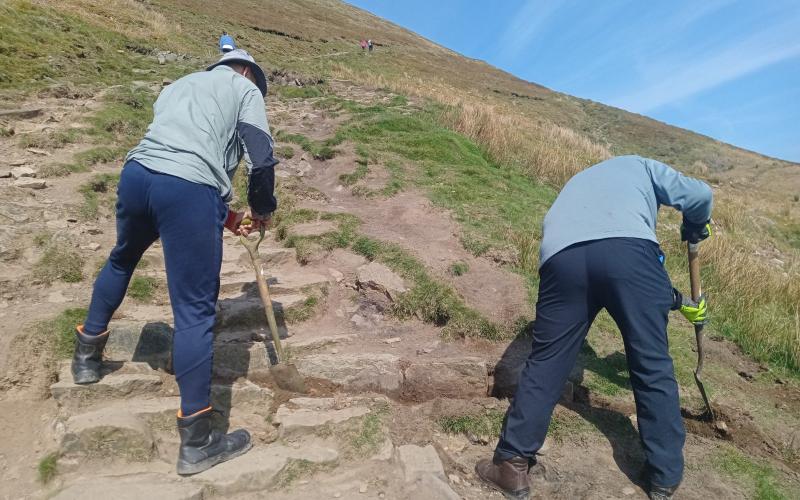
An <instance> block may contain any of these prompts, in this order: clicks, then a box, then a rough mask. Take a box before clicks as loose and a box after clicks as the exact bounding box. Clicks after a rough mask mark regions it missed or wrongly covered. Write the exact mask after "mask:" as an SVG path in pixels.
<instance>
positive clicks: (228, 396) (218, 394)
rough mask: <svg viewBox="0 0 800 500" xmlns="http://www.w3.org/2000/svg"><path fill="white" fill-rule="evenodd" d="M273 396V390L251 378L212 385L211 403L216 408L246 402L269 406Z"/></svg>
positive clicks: (224, 407)
mask: <svg viewBox="0 0 800 500" xmlns="http://www.w3.org/2000/svg"><path fill="white" fill-rule="evenodd" d="M272 396H273V394H272V391H271V390H269V389H268V388H266V387H261V386H258V385H256V384H254V383H253V382H251V381H249V380H236V381H235V382H233V383H230V384H222V383H216V384H213V385H212V386H211V404H212V405H213V406H214V407H215V408H223V409H227V408H230V407H231V406H239V405H245V404H256V405H259V406H263V407H269V405H270V403H271V402H272Z"/></svg>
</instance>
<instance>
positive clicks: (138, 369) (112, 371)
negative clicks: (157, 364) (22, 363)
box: [50, 361, 162, 407]
mask: <svg viewBox="0 0 800 500" xmlns="http://www.w3.org/2000/svg"><path fill="white" fill-rule="evenodd" d="M101 373H102V378H101V379H100V381H99V382H97V383H95V384H88V385H78V384H75V383H74V382H73V381H72V372H71V371H70V361H64V362H62V364H61V367H60V370H59V375H58V382H56V383H54V384H52V385H51V386H50V394H52V396H53V399H55V400H56V401H57V402H58V404H60V405H63V406H71V407H79V406H88V405H91V404H94V403H96V402H98V401H107V400H109V399H122V398H130V397H134V396H151V397H152V396H156V395H158V394H159V391H160V389H161V386H162V375H161V374H160V373H159V372H157V371H155V370H153V369H152V368H150V366H149V365H148V364H147V363H141V362H104V363H103V368H102V372H101Z"/></svg>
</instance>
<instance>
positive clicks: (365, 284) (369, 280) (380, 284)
mask: <svg viewBox="0 0 800 500" xmlns="http://www.w3.org/2000/svg"><path fill="white" fill-rule="evenodd" d="M356 284H357V285H358V287H359V288H360V289H362V290H375V291H378V292H380V293H383V294H385V295H386V296H387V297H388V298H389V299H390V300H394V299H395V298H396V297H397V296H398V295H399V294H401V293H405V292H406V291H408V289H407V288H406V285H405V282H404V281H403V278H401V277H400V276H398V275H397V274H395V273H394V271H392V270H391V269H389V268H388V267H386V266H385V265H383V264H380V263H378V262H370V263H369V264H365V265H363V266H361V267H359V268H358V271H357V278H356Z"/></svg>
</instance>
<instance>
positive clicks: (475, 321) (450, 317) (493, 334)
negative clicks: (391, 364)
mask: <svg viewBox="0 0 800 500" xmlns="http://www.w3.org/2000/svg"><path fill="white" fill-rule="evenodd" d="M352 249H353V250H354V251H355V252H356V253H358V254H360V255H363V256H364V257H366V258H367V259H369V260H376V261H379V262H382V263H383V264H386V265H387V266H389V267H390V268H391V269H392V270H394V271H395V272H397V273H399V274H400V275H401V276H402V277H403V278H405V279H407V280H409V281H410V282H412V283H414V286H413V287H412V288H411V290H409V291H408V292H406V293H404V294H402V295H401V296H399V297H398V298H397V300H396V302H394V304H393V305H392V311H393V313H394V314H395V315H396V316H397V317H399V318H401V319H403V318H409V317H411V316H416V317H418V318H419V319H421V320H422V321H425V322H428V323H433V324H435V325H438V326H443V327H444V329H443V331H442V334H443V335H445V336H448V337H456V338H458V337H483V338H487V339H492V340H499V339H502V338H509V337H510V336H513V333H512V332H510V331H504V329H502V328H501V327H500V326H498V325H496V324H494V323H492V322H491V321H489V320H487V319H486V318H484V317H483V316H481V315H480V314H479V313H478V312H477V311H475V310H474V309H471V308H469V307H467V305H466V304H464V302H463V301H462V300H461V298H460V297H459V296H458V294H457V293H456V291H455V290H454V289H453V288H452V287H450V286H449V285H446V284H444V283H441V282H439V281H436V280H434V279H433V278H432V277H431V276H430V275H429V274H428V272H427V271H426V270H425V266H423V265H422V263H421V262H419V261H418V260H417V259H416V258H415V257H413V256H412V255H411V254H409V253H408V252H406V251H405V250H404V249H403V248H401V247H400V246H398V245H394V244H392V243H385V242H381V241H377V240H374V239H372V238H368V237H366V236H360V237H358V238H356V239H355V241H354V242H353V245H352Z"/></svg>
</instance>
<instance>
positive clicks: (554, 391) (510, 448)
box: [495, 238, 686, 487]
mask: <svg viewBox="0 0 800 500" xmlns="http://www.w3.org/2000/svg"><path fill="white" fill-rule="evenodd" d="M660 252H661V251H660V249H659V247H658V245H657V244H656V243H654V242H651V241H648V240H643V239H637V238H610V239H604V240H596V241H589V242H584V243H581V244H577V245H573V246H571V247H568V248H566V249H564V250H562V251H560V252H559V253H557V254H556V255H554V256H553V257H551V258H550V259H549V260H548V261H547V262H545V264H544V266H542V268H541V269H540V271H539V275H540V285H539V298H538V301H537V304H536V319H535V321H534V324H533V350H532V351H531V354H530V357H529V358H528V359H527V360H526V362H525V366H524V367H523V370H522V373H521V375H520V380H519V385H518V387H517V392H516V394H515V396H514V399H513V402H512V404H511V407H510V408H509V410H508V414H507V416H506V421H505V424H504V426H503V431H502V433H501V435H500V440H499V442H498V444H497V448H496V451H495V453H496V456H497V457H498V458H499V459H503V460H505V459H508V458H511V457H514V456H521V457H528V458H533V457H534V456H535V454H536V452H537V450H539V448H540V447H541V446H542V443H543V442H544V438H545V435H546V434H547V427H548V425H549V424H550V418H551V416H552V413H553V408H554V407H555V405H556V402H557V401H558V399H559V396H560V395H561V391H562V389H563V387H564V384H565V382H566V380H567V376H568V375H569V372H570V369H571V368H572V366H573V365H574V364H575V360H576V358H577V356H578V352H579V351H580V349H581V346H582V344H583V341H584V339H585V338H586V334H587V332H588V331H589V327H590V326H591V324H592V321H594V318H595V316H596V315H597V313H598V312H600V310H601V309H603V308H605V309H606V310H607V311H608V312H609V313H610V314H611V317H612V318H614V321H615V322H616V324H617V326H618V327H619V329H620V331H621V332H622V338H623V341H624V343H625V356H626V358H627V361H628V372H629V374H630V381H631V386H632V387H633V395H634V398H635V400H636V414H637V421H638V426H639V434H640V437H641V442H642V446H643V448H644V452H645V456H646V458H647V466H648V472H649V477H650V481H651V482H652V483H653V484H655V485H658V486H667V487H669V486H674V485H677V484H679V483H680V481H681V478H682V476H683V443H684V440H685V437H686V433H685V430H684V427H683V421H682V420H681V414H680V402H679V399H678V384H677V383H676V381H675V373H674V369H673V366H672V358H671V357H670V355H669V348H668V343H667V317H668V313H669V310H670V306H671V305H672V286H671V284H670V280H669V276H667V272H666V270H665V269H664V266H663V265H662V264H661V262H660V259H659V257H660V255H661V253H660Z"/></svg>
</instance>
